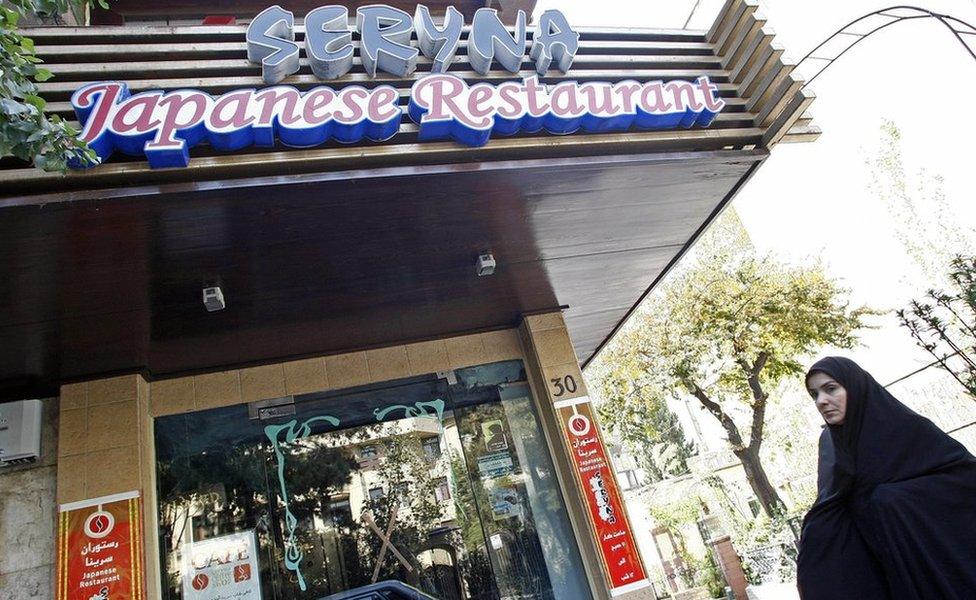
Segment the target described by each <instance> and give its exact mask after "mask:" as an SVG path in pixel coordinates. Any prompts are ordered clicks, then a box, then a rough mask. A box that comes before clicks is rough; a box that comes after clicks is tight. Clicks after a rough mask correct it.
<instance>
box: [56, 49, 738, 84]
mask: <svg viewBox="0 0 976 600" xmlns="http://www.w3.org/2000/svg"><path fill="white" fill-rule="evenodd" d="M300 62H301V69H302V70H301V71H299V73H301V72H302V71H304V72H305V73H309V72H310V71H311V69H310V67H309V66H308V59H305V58H302V59H301V61H300ZM718 62H719V59H718V57H709V58H707V59H706V60H704V61H697V60H693V61H689V60H687V57H682V56H661V57H647V56H640V55H637V56H621V55H616V56H610V55H608V56H587V57H579V58H577V60H576V61H575V62H574V64H573V67H574V68H573V70H572V71H571V75H576V74H579V73H586V72H587V67H589V68H600V69H601V70H607V69H649V70H661V71H663V70H667V69H672V68H677V69H680V70H682V71H684V72H686V73H687V72H690V68H691V67H693V65H695V64H705V65H707V66H710V67H712V68H707V66H706V68H704V69H702V70H700V71H699V72H700V73H702V74H704V75H710V76H711V77H713V78H716V79H718V78H724V77H725V76H726V73H725V72H724V71H721V70H719V69H717V68H715V67H718V66H719V65H718ZM417 63H418V65H419V66H421V67H426V68H422V69H418V70H417V71H416V72H415V75H418V74H419V75H421V76H422V75H424V74H427V73H429V72H430V66H431V64H432V61H431V60H430V59H427V58H425V59H423V60H419V59H418V61H417ZM455 66H456V67H460V68H465V67H468V65H466V64H465V63H458V64H457V65H455ZM534 67H535V63H534V62H533V61H531V60H529V59H528V58H527V57H526V59H525V60H523V61H522V70H523V71H525V72H529V71H531V70H532V69H533V68H534ZM47 68H48V70H50V71H51V72H52V73H54V75H55V77H57V78H58V79H61V80H62V81H64V80H69V79H70V80H83V79H86V78H92V79H96V80H101V79H106V78H108V79H127V78H132V77H136V78H138V77H144V76H146V75H150V76H152V77H165V76H173V75H176V74H182V75H186V76H193V75H195V74H196V75H197V76H200V75H207V74H210V73H220V74H222V75H252V76H255V77H257V76H260V75H261V65H259V64H255V63H252V62H250V61H248V60H247V59H246V58H237V59H219V60H194V61H186V60H165V61H162V60H159V61H139V62H90V63H72V64H52V65H49V66H48V67H47ZM448 73H454V71H453V70H452V71H448ZM365 74H366V71H365V69H364V68H363V64H362V61H361V60H360V59H359V58H355V59H354V60H353V70H352V71H351V72H350V75H365ZM367 77H368V76H367ZM549 77H555V78H563V77H564V76H563V75H562V74H561V73H559V72H558V71H552V72H550V74H549ZM566 77H569V76H566ZM368 79H370V80H375V79H376V78H375V77H368ZM336 81H342V80H341V79H340V80H336ZM323 83H325V82H323Z"/></svg>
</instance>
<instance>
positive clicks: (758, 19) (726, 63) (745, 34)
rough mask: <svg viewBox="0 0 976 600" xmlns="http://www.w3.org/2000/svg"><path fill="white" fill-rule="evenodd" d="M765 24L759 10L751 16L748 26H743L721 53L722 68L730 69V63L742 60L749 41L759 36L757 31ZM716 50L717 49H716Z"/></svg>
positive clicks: (764, 19) (764, 18) (747, 49)
mask: <svg viewBox="0 0 976 600" xmlns="http://www.w3.org/2000/svg"><path fill="white" fill-rule="evenodd" d="M765 25H766V17H765V16H764V15H762V14H761V13H760V12H759V11H756V14H755V15H754V16H753V18H752V21H751V24H750V26H749V27H744V28H742V30H741V31H740V32H739V33H738V34H737V35H736V36H735V39H734V40H732V43H731V44H730V45H729V47H728V49H727V50H726V51H725V52H724V53H723V54H722V55H721V56H722V68H723V69H728V70H730V71H731V70H732V69H731V67H732V65H736V64H738V63H739V62H741V60H742V56H743V54H746V53H747V52H748V51H749V46H750V44H751V42H752V41H753V40H754V39H755V38H756V37H757V36H759V32H760V31H761V30H762V28H763V26H765ZM716 51H717V49H716Z"/></svg>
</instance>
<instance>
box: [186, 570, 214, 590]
mask: <svg viewBox="0 0 976 600" xmlns="http://www.w3.org/2000/svg"><path fill="white" fill-rule="evenodd" d="M190 585H192V586H193V589H195V590H196V591H198V592H199V591H200V590H203V589H206V587H207V586H208V585H210V578H209V577H207V576H206V575H204V574H203V573H200V574H198V575H196V576H195V577H194V578H193V581H192V582H190Z"/></svg>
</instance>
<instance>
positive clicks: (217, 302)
mask: <svg viewBox="0 0 976 600" xmlns="http://www.w3.org/2000/svg"><path fill="white" fill-rule="evenodd" d="M203 305H204V306H206V307H207V312H216V311H218V310H224V309H225V308H227V304H226V303H225V302H224V292H223V291H222V290H221V289H220V286H214V287H208V288H203Z"/></svg>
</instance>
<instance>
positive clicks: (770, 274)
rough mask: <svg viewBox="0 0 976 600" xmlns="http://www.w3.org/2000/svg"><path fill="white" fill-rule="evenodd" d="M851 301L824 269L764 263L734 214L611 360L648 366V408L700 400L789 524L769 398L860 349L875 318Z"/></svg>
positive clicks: (644, 378) (754, 483)
mask: <svg viewBox="0 0 976 600" xmlns="http://www.w3.org/2000/svg"><path fill="white" fill-rule="evenodd" d="M844 296H845V290H843V289H842V288H841V287H840V286H839V285H838V283H837V282H836V281H834V280H832V279H830V278H829V277H827V275H826V274H825V273H824V270H823V269H822V268H821V267H820V266H819V265H817V264H814V265H808V266H791V265H786V264H781V263H778V262H776V261H775V260H773V259H772V258H770V257H768V256H758V255H757V254H756V252H755V250H754V249H753V247H752V244H751V242H750V241H749V240H748V237H747V236H746V234H745V231H744V230H743V229H742V227H741V224H739V222H738V219H737V217H736V216H735V215H734V213H731V212H729V213H727V214H726V215H725V216H724V217H722V218H721V219H720V220H719V221H718V222H717V223H716V224H715V225H713V226H712V227H711V228H710V229H709V231H708V232H707V233H706V235H705V237H704V238H703V239H702V240H701V241H700V242H699V243H698V244H697V245H696V248H695V251H694V253H693V255H691V256H689V257H688V260H687V262H686V263H685V265H684V266H682V268H681V269H680V270H679V271H678V272H675V273H674V274H672V276H671V277H669V279H668V280H666V281H665V282H664V284H663V285H662V286H660V287H659V289H658V290H657V292H656V293H655V294H654V295H652V296H651V297H650V298H649V300H648V301H647V302H646V303H645V305H644V306H643V307H642V310H641V311H640V312H639V313H638V314H636V315H635V317H634V318H633V319H632V322H631V323H629V325H628V329H627V334H626V335H623V336H620V338H619V340H618V342H617V343H616V344H615V348H614V350H612V351H611V353H610V356H612V357H614V360H619V358H617V357H625V358H624V360H627V361H635V362H636V363H638V364H639V365H640V371H641V383H643V382H647V388H646V389H647V390H649V391H651V392H653V394H652V397H651V398H650V399H644V400H641V401H643V402H645V403H647V404H649V405H652V403H654V402H656V403H662V402H665V401H666V398H667V396H671V397H674V398H681V397H683V396H684V395H686V394H690V395H691V396H692V397H694V398H695V399H696V400H697V401H698V403H699V404H700V405H701V406H702V408H704V409H705V410H706V411H707V412H708V413H709V414H711V415H712V416H713V417H714V418H715V419H716V421H717V422H718V423H719V424H720V425H721V427H722V429H723V430H724V432H725V435H726V437H727V441H728V444H729V446H730V448H731V450H732V452H733V453H734V454H735V455H736V457H737V458H738V459H739V460H740V461H741V463H742V467H743V469H744V471H745V474H746V477H747V479H748V481H749V484H750V486H751V487H752V490H753V491H754V493H755V494H756V498H757V499H758V501H759V503H760V505H761V506H762V509H763V511H764V512H765V513H766V514H767V515H768V516H770V517H773V516H777V515H781V514H782V513H783V512H784V504H783V502H782V500H781V499H780V497H779V495H778V493H777V492H776V488H775V487H774V486H773V484H772V482H771V481H770V480H769V477H768V476H767V474H766V471H765V469H764V468H763V464H762V461H761V458H760V451H761V449H762V443H763V436H764V427H765V424H766V409H767V407H768V405H769V390H772V389H776V388H777V386H778V385H779V384H780V383H781V382H783V381H784V380H786V379H787V378H789V377H795V376H798V375H801V374H802V373H804V365H803V363H802V362H801V360H802V359H805V358H806V357H808V356H809V355H810V354H811V353H812V352H814V351H815V350H817V349H819V348H820V347H822V346H834V347H840V348H850V347H852V346H853V345H854V344H855V343H856V337H855V332H856V331H857V330H858V329H860V328H861V327H863V326H864V323H863V318H864V317H865V316H866V315H867V314H871V311H869V310H867V309H864V308H859V309H853V310H852V309H850V308H849V307H848V304H847V302H846V301H845V300H844ZM601 360H607V359H603V358H602V357H601ZM652 409H653V408H652Z"/></svg>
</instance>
